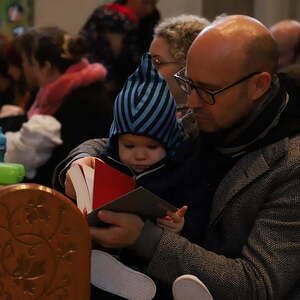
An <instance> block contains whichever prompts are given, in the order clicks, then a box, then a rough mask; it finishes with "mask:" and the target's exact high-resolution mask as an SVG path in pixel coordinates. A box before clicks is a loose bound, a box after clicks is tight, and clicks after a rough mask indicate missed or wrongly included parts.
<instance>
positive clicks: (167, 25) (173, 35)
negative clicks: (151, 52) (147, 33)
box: [154, 15, 210, 63]
mask: <svg viewBox="0 0 300 300" xmlns="http://www.w3.org/2000/svg"><path fill="white" fill-rule="evenodd" d="M209 24H210V22H209V21H208V20H207V19H205V18H200V17H198V16H195V15H179V16H177V17H171V18H168V19H166V20H164V21H162V22H161V23H160V24H158V25H157V26H156V27H155V29H154V38H155V37H161V38H163V39H165V40H166V41H167V43H168V44H169V45H170V53H171V55H172V56H173V57H174V59H175V60H176V61H178V62H179V63H185V59H186V55H187V52H188V50H189V48H190V46H191V44H192V42H193V41H194V39H195V38H196V36H197V35H198V34H199V33H200V32H201V31H202V29H203V28H204V27H206V26H207V25H209Z"/></svg>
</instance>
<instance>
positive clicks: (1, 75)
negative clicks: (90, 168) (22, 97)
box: [0, 38, 14, 109]
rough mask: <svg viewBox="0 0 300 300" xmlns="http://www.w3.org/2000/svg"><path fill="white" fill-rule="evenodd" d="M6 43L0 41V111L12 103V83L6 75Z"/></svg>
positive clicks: (7, 74)
mask: <svg viewBox="0 0 300 300" xmlns="http://www.w3.org/2000/svg"><path fill="white" fill-rule="evenodd" d="M8 43H9V42H8V41H7V40H6V39H4V38H2V39H0V109H1V108H2V106H3V105H5V104H10V103H12V102H13V98H14V93H13V82H12V79H11V77H10V75H9V73H8V64H7V60H6V48H7V45H8Z"/></svg>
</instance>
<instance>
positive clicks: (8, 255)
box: [0, 184, 91, 300]
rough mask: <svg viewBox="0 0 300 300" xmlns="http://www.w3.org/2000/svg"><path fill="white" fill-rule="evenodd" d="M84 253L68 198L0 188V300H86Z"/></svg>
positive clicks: (31, 188)
mask: <svg viewBox="0 0 300 300" xmlns="http://www.w3.org/2000/svg"><path fill="white" fill-rule="evenodd" d="M90 250H91V245H90V234H89V230H88V226H87V223H86V221H85V219H84V217H83V216H82V214H81V212H80V211H79V210H78V209H77V207H76V206H75V205H74V204H73V203H72V202H71V201H70V200H69V199H68V198H66V197H65V196H63V195H62V194H60V193H58V192H56V191H54V190H52V189H50V188H47V187H45V186H41V185H38V184H17V185H11V186H5V187H1V188H0V299H7V300H14V299H16V300H20V299H22V300H33V299H38V300H44V299H45V300H48V299H49V300H52V299H53V300H54V299H55V300H60V299H67V300H69V299H70V300H71V299H72V300H77V299H78V300H79V299H80V300H88V299H89V293H90Z"/></svg>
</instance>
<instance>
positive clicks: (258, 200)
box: [70, 15, 300, 300]
mask: <svg viewBox="0 0 300 300" xmlns="http://www.w3.org/2000/svg"><path fill="white" fill-rule="evenodd" d="M277 65H278V51H277V46H276V43H275V41H274V39H273V38H272V35H271V33H270V31H269V30H268V29H267V28H266V27H265V26H264V25H262V24H261V23H260V22H259V21H257V20H256V19H253V18H250V17H247V16H240V15H238V16H228V17H224V18H222V19H219V20H218V21H216V22H214V23H212V24H211V25H210V26H208V27H206V29H204V30H203V31H202V32H201V33H200V34H199V36H198V37H197V38H196V40H195V41H194V42H193V44H192V46H191V48H190V50H189V52H188V56H187V65H186V68H185V69H183V70H181V71H180V72H178V73H177V74H176V75H175V77H176V78H177V80H178V82H179V84H180V87H181V88H182V89H183V91H184V92H186V93H187V95H188V105H189V106H190V108H191V109H192V111H193V113H194V116H195V118H196V120H197V122H198V125H199V128H200V130H201V134H200V135H199V137H198V138H197V139H196V140H195V141H187V143H186V144H184V145H183V146H182V148H181V149H180V150H179V151H178V152H179V153H178V154H180V155H179V156H181V157H183V158H184V159H183V160H181V164H180V165H178V164H177V165H176V163H175V164H174V176H173V177H175V176H177V179H178V184H181V186H182V190H183V191H188V193H186V197H183V198H182V204H183V205H184V204H186V203H190V204H188V205H189V206H190V205H191V206H190V207H189V209H190V215H188V214H186V218H194V219H192V220H193V222H194V227H193V228H184V229H183V232H182V236H180V235H177V234H174V233H172V232H169V231H166V230H163V229H161V228H159V227H158V226H156V225H155V223H153V222H151V221H149V220H147V221H144V220H142V219H141V218H140V217H138V216H135V215H130V214H122V213H114V212H108V211H101V212H99V214H98V217H99V218H100V219H101V220H102V221H104V222H106V223H109V224H111V227H109V228H92V229H91V235H92V238H93V239H94V240H95V241H97V242H98V243H99V244H100V245H101V246H103V247H107V248H117V247H123V248H128V250H129V251H131V252H132V255H135V256H136V257H138V258H140V259H142V260H144V262H145V264H146V269H145V272H147V274H149V275H150V276H152V277H153V278H155V279H158V280H161V281H163V282H165V283H167V284H169V285H171V284H172V282H173V281H174V280H175V279H176V278H177V277H178V276H180V275H182V274H185V273H189V274H193V275H196V276H197V277H198V278H199V279H201V280H202V281H203V282H204V284H205V285H206V286H207V287H208V288H209V290H210V292H211V294H212V296H213V298H214V299H222V300H232V299H243V300H246V299H253V300H254V299H255V300H256V299H282V300H285V299H289V300H296V299H300V285H299V278H300V275H299V274H300V151H299V149H300V135H299V133H300V122H299V120H300V113H299V112H300V102H299V100H298V95H299V92H300V91H299V89H298V87H297V85H296V84H295V83H294V82H293V81H292V80H291V79H290V78H289V77H287V75H284V74H278V75H277V74H276V71H275V70H276V69H277ZM96 148H97V147H96V146H95V147H90V148H85V149H83V148H81V150H78V149H77V150H75V151H74V152H73V154H72V155H73V157H74V156H75V155H83V156H87V153H89V155H91V156H97V151H99V149H98V150H97V149H96ZM80 153H81V154H80ZM72 155H71V156H70V157H72ZM175 161H176V160H175ZM203 175H204V176H203ZM173 177H172V176H170V177H169V178H168V179H167V180H168V181H171V180H172V179H173ZM203 183H205V184H203ZM199 189H202V190H201V195H205V197H204V196H200V193H199ZM189 201H190V202H189ZM206 201H209V203H211V207H208V206H205V205H204V203H205V202H206ZM193 205H194V206H193ZM197 210H198V211H200V210H206V212H207V214H208V215H209V221H208V224H207V226H205V238H203V237H202V236H201V234H200V232H201V231H202V229H203V228H202V227H203V225H200V224H203V223H201V221H202V220H199V218H198V219H197V217H196V216H197ZM197 225H198V228H197ZM197 230H198V232H199V233H198V236H197V235H195V233H196V232H197ZM189 293H191V290H189V289H188V288H187V289H186V293H185V296H186V299H195V298H191V296H190V295H189ZM196 293H197V292H196ZM175 296H176V295H175ZM170 298H171V297H170ZM161 299H167V298H161ZM176 299H177V298H176Z"/></svg>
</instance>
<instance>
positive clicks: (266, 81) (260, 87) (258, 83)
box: [248, 72, 272, 101]
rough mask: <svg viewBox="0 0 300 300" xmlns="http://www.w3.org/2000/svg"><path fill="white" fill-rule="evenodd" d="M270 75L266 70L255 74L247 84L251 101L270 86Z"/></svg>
mask: <svg viewBox="0 0 300 300" xmlns="http://www.w3.org/2000/svg"><path fill="white" fill-rule="evenodd" d="M271 82H272V75H271V74H270V73H268V72H262V73H259V74H257V75H255V76H254V77H253V78H252V80H251V83H250V86H249V90H248V93H249V98H250V99H251V100H253V101H256V100H258V99H260V98H261V97H262V96H263V95H264V94H265V93H266V92H267V91H268V90H269V88H270V86H271Z"/></svg>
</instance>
